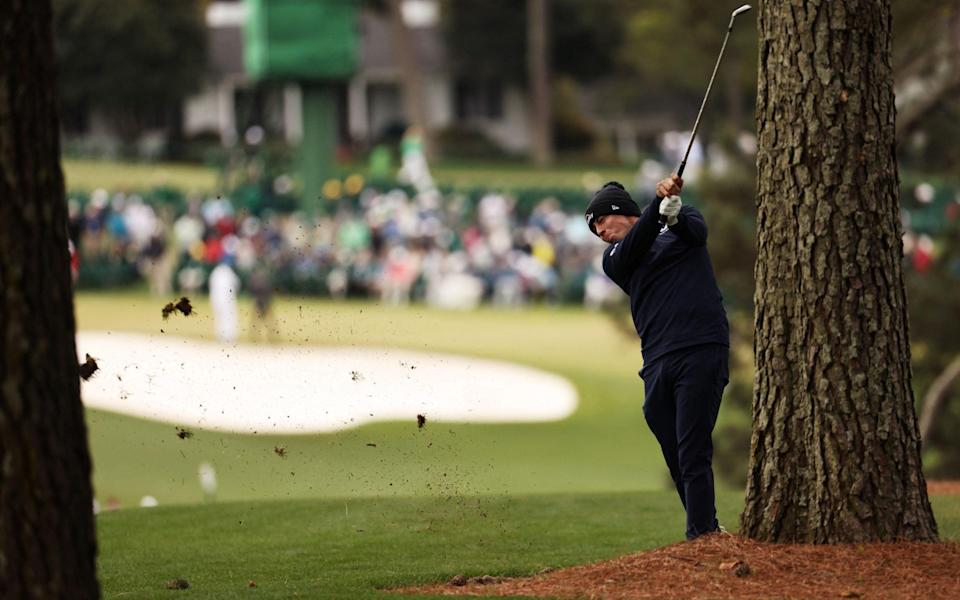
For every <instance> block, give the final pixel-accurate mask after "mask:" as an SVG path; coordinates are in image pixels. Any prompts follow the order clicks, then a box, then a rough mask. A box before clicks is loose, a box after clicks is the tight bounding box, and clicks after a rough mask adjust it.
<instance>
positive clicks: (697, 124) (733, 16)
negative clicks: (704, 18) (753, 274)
mask: <svg viewBox="0 0 960 600" xmlns="http://www.w3.org/2000/svg"><path fill="white" fill-rule="evenodd" d="M751 8H752V7H751V6H750V5H749V4H744V5H743V6H741V7H740V8H738V9H737V10H735V11H733V12H732V13H730V24H729V25H727V35H725V36H724V38H723V45H722V46H720V56H718V57H717V64H715V65H714V66H713V74H712V75H711V76H710V83H708V84H707V93H706V94H704V95H703V102H702V103H701V104H700V112H698V113H697V120H696V121H695V122H694V123H693V133H692V134H690V142H689V143H688V144H687V151H686V152H685V153H684V155H683V161H682V162H681V163H680V168H678V169H677V177H683V169H684V168H686V166H687V157H689V156H690V148H692V147H693V140H694V138H696V137H697V129H699V128H700V117H702V116H703V108H704V107H705V106H706V105H707V98H709V97H710V90H711V89H712V88H713V80H714V79H716V77H717V69H719V68H720V61H721V60H723V51H724V50H726V48H727V40H729V39H730V32H731V31H733V21H734V20H735V19H736V18H737V15H741V14H743V13H745V12H747V11H748V10H750V9H751ZM666 221H667V219H666V217H664V216H663V215H661V216H660V223H661V224H664V223H666Z"/></svg>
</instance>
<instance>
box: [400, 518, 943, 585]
mask: <svg viewBox="0 0 960 600" xmlns="http://www.w3.org/2000/svg"><path fill="white" fill-rule="evenodd" d="M456 583H457V584H460V583H461V582H460V581H457V582H456ZM396 591H400V592H404V593H421V594H422V593H427V594H440V595H445V596H446V595H450V596H452V595H461V594H462V595H487V596H533V597H544V596H549V597H555V598H610V599H626V598H677V599H679V598H898V599H899V598H960V545H958V544H955V543H952V542H951V543H943V544H923V543H916V542H910V543H906V542H905V543H898V544H843V545H832V546H814V545H801V544H761V543H759V542H754V541H751V540H746V539H742V538H740V537H738V536H735V535H725V534H718V535H707V536H703V537H701V538H698V539H696V540H693V541H689V542H680V543H677V544H673V545H671V546H666V547H663V548H658V549H656V550H652V551H649V552H640V553H637V554H630V555H627V556H623V557H620V558H616V559H613V560H608V561H603V562H599V563H594V564H591V565H583V566H577V567H570V568H566V569H559V570H556V571H553V572H550V573H546V574H542V575H537V576H534V577H526V578H517V579H501V580H499V581H498V582H497V583H481V582H475V581H472V580H468V581H467V582H465V583H463V584H461V585H456V584H453V583H444V584H437V585H432V586H427V587H421V588H406V589H402V590H396Z"/></svg>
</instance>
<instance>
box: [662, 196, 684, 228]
mask: <svg viewBox="0 0 960 600" xmlns="http://www.w3.org/2000/svg"><path fill="white" fill-rule="evenodd" d="M681 204H682V202H680V196H669V197H667V198H664V199H663V200H661V201H660V214H661V215H663V216H664V217H666V218H667V225H669V226H671V227H673V226H674V225H676V224H677V215H679V214H680V206H681Z"/></svg>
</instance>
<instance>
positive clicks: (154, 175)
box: [63, 158, 636, 193]
mask: <svg viewBox="0 0 960 600" xmlns="http://www.w3.org/2000/svg"><path fill="white" fill-rule="evenodd" d="M63 170H64V174H65V177H66V180H67V189H69V190H87V191H90V190H94V189H96V188H105V189H107V190H111V191H112V190H145V189H150V188H154V187H157V186H167V185H169V186H173V187H176V188H179V189H181V190H182V191H184V192H207V193H211V192H216V191H218V190H217V185H218V173H217V170H216V169H215V168H213V167H208V166H204V165H197V164H189V163H133V162H120V161H104V160H91V159H76V158H69V159H64V160H63ZM366 170H367V167H366V165H365V164H362V163H357V164H350V165H340V166H339V167H338V168H337V171H338V172H339V173H340V176H346V175H348V174H351V173H355V172H356V173H361V174H364V173H366ZM431 171H432V173H433V176H434V179H435V180H436V181H437V183H438V184H440V185H444V186H452V187H457V188H475V187H485V188H491V189H497V188H513V187H547V188H584V189H594V188H596V187H597V186H598V185H599V184H602V183H603V182H605V181H610V180H611V179H616V180H618V181H622V182H624V183H631V182H632V181H633V178H634V176H635V175H636V169H635V168H633V167H627V166H619V165H601V166H592V165H579V164H563V165H558V166H553V167H536V166H533V165H531V164H529V163H526V162H523V161H507V160H503V161H448V162H441V163H438V164H435V165H432V166H431Z"/></svg>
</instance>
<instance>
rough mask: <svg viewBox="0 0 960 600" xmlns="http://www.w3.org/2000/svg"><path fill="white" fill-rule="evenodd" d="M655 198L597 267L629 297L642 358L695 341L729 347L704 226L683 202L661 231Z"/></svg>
mask: <svg viewBox="0 0 960 600" xmlns="http://www.w3.org/2000/svg"><path fill="white" fill-rule="evenodd" d="M659 218H660V199H656V200H654V201H653V202H651V203H650V205H649V206H647V208H646V209H645V210H644V211H643V214H641V215H640V218H639V219H638V220H637V222H636V223H634V225H633V227H632V228H631V229H630V231H629V232H628V233H627V235H626V236H625V237H624V238H623V239H622V240H621V241H619V242H617V243H615V244H611V245H610V246H609V247H608V248H607V249H606V250H605V251H604V253H603V271H604V272H605V273H606V274H607V277H609V278H610V279H612V280H613V281H614V282H615V283H616V284H617V285H619V286H620V288H621V289H623V291H624V292H626V293H627V294H628V295H629V296H630V312H631V313H632V314H633V324H634V326H635V327H636V328H637V333H638V334H639V335H640V341H641V344H642V350H643V362H644V363H645V364H649V363H652V362H653V361H655V360H656V359H657V358H659V357H661V356H663V355H664V354H666V353H667V352H671V351H673V350H677V349H679V348H685V347H688V346H698V345H701V344H723V345H725V346H729V345H730V330H729V326H728V325H727V314H726V312H725V311H724V309H723V298H722V297H721V296H720V288H718V287H717V280H716V277H715V276H714V274H713V266H712V265H711V264H710V255H709V254H708V253H707V224H706V222H705V221H704V220H703V215H702V214H700V211H698V210H697V209H695V208H693V207H692V206H683V207H682V208H681V209H680V214H679V215H677V222H676V224H675V225H673V226H672V227H669V228H667V227H664V228H663V229H662V230H661V227H660V223H659Z"/></svg>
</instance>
